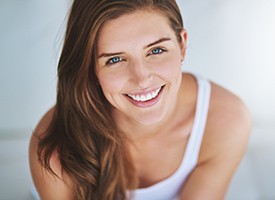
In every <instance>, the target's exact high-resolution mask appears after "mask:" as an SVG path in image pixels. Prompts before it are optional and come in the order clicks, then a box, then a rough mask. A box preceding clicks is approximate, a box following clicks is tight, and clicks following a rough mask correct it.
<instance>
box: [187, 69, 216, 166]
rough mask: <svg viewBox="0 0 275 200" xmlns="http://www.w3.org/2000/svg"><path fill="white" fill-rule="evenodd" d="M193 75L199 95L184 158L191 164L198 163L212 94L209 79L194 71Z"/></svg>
mask: <svg viewBox="0 0 275 200" xmlns="http://www.w3.org/2000/svg"><path fill="white" fill-rule="evenodd" d="M191 75H193V76H194V77H195V78H196V80H197V84H198V96H197V103H196V111H195V119H194V123H193V127H192V130H191V134H190V138H189V141H188V144H187V147H186V152H185V155H184V156H185V158H184V160H185V162H186V163H190V164H191V163H192V164H191V165H196V164H197V161H198V157H199V151H200V147H201V143H202V139H203V135H204V130H205V125H206V122H207V115H208V109H209V103H210V95H211V84H210V82H209V80H207V79H205V78H204V77H203V76H200V75H198V74H194V73H193V74H191ZM186 163H185V165H186Z"/></svg>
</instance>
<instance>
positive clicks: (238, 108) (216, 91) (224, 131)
mask: <svg viewBox="0 0 275 200" xmlns="http://www.w3.org/2000/svg"><path fill="white" fill-rule="evenodd" d="M251 128H252V119H251V114H250V112H249V110H248V108H247V107H246V105H245V104H244V102H243V101H242V100H241V99H240V98H239V97H238V96H236V95H235V94H233V93H232V92H230V91H228V90H227V89H225V88H223V87H221V86H219V85H217V84H215V83H211V100H210V105H209V113H208V119H207V124H206V128H205V136H204V141H203V145H202V152H205V153H204V154H203V155H204V156H203V159H210V158H211V157H214V156H218V155H221V154H220V152H222V151H224V153H225V152H226V151H228V153H232V156H233V155H234V156H235V158H236V159H240V158H241V157H242V155H243V154H244V151H245V149H246V146H247V143H248V139H249V135H250V132H251Z"/></svg>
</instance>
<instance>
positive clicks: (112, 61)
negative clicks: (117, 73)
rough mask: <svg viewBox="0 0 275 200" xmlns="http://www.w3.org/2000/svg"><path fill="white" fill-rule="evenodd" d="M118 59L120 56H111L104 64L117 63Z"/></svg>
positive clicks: (120, 59)
mask: <svg viewBox="0 0 275 200" xmlns="http://www.w3.org/2000/svg"><path fill="white" fill-rule="evenodd" d="M120 61H122V58H120V57H113V58H110V59H109V60H108V61H107V62H106V64H107V65H111V64H116V63H118V62H120Z"/></svg>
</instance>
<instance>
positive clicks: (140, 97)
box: [127, 88, 161, 101]
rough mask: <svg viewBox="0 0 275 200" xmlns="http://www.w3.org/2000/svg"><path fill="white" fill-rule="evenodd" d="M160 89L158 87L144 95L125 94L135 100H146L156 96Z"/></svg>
mask: <svg viewBox="0 0 275 200" xmlns="http://www.w3.org/2000/svg"><path fill="white" fill-rule="evenodd" d="M160 89H161V88H158V89H157V90H155V91H152V92H149V93H147V94H146V95H131V94H127V95H128V96H129V97H131V98H132V99H134V100H135V101H148V100H151V99H153V98H155V97H156V96H158V94H159V91H160Z"/></svg>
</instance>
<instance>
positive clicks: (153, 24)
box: [96, 11, 186, 125]
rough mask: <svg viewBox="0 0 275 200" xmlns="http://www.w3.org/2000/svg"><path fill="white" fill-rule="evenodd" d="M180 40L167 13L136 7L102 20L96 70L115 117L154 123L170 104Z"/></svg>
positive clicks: (176, 78) (181, 55)
mask: <svg viewBox="0 0 275 200" xmlns="http://www.w3.org/2000/svg"><path fill="white" fill-rule="evenodd" d="M181 35H182V39H183V41H182V42H181V43H179V42H178V40H177V37H176V35H175V33H174V31H173V30H172V29H171V27H170V25H169V23H168V19H166V17H164V16H163V15H161V14H159V13H157V12H152V11H136V12H134V13H131V14H127V15H122V16H121V17H119V18H117V19H114V20H110V21H108V22H106V23H105V24H104V25H103V27H102V29H101V30H100V32H99V38H98V44H97V45H98V49H97V53H98V60H97V61H98V66H97V70H96V71H97V76H98V79H99V82H100V85H101V88H102V91H103V93H104V95H105V97H106V99H107V100H108V101H109V102H110V104H111V105H112V107H113V115H114V117H115V118H116V119H119V120H120V119H122V120H127V121H129V122H135V123H136V122H137V123H139V124H143V125H152V124H156V123H159V122H161V121H162V120H163V119H164V118H165V116H166V115H167V114H168V113H169V111H170V110H171V109H174V106H175V103H176V101H177V94H178V91H179V87H180V83H181V76H182V75H181V60H182V59H183V58H184V52H185V51H184V49H185V39H186V38H185V37H186V33H185V31H182V32H181Z"/></svg>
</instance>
